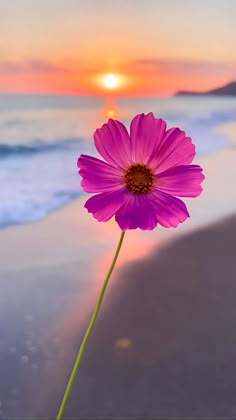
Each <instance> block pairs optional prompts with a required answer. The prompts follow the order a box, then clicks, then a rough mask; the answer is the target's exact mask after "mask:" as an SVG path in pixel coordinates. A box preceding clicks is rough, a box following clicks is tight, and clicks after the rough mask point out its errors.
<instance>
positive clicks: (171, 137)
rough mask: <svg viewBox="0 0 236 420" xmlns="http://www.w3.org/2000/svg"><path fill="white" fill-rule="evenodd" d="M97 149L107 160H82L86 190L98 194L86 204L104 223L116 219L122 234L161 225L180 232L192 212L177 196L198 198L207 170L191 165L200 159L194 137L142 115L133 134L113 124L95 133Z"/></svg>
mask: <svg viewBox="0 0 236 420" xmlns="http://www.w3.org/2000/svg"><path fill="white" fill-rule="evenodd" d="M94 141H95V146H96V148H97V150H98V152H99V153H100V155H101V156H102V157H103V159H104V160H105V161H106V162H104V161H102V160H99V159H96V158H94V157H91V156H87V155H81V156H80V158H79V159H78V167H79V168H80V170H79V174H80V175H81V177H82V178H83V179H82V182H81V185H82V187H83V189H84V191H86V192H88V193H96V195H94V196H93V197H91V198H89V199H88V200H87V202H86V203H85V207H86V208H87V210H88V212H89V213H92V214H93V216H94V217H95V218H96V219H97V220H98V221H99V222H106V221H107V220H109V219H111V218H112V217H113V216H115V220H116V221H117V223H118V225H119V226H120V228H121V230H122V231H124V230H127V229H136V228H140V229H143V230H152V229H154V228H155V227H156V226H157V224H158V223H159V224H160V225H162V226H164V227H167V228H168V227H177V226H178V224H179V223H182V222H184V221H185V220H186V219H187V217H189V213H188V210H187V207H186V205H185V204H184V203H183V201H182V200H180V199H179V198H177V197H197V196H198V195H199V194H201V191H202V187H201V186H200V184H201V182H202V181H203V180H204V178H205V177H204V175H203V174H202V169H201V167H200V166H198V165H190V164H191V162H192V161H193V158H194V156H195V146H194V145H193V144H192V141H191V138H190V137H186V135H185V132H184V131H181V130H180V129H179V128H170V129H169V130H167V129H166V123H165V121H163V120H162V119H156V118H155V117H154V115H153V113H149V114H147V115H144V114H140V115H137V116H136V117H135V118H134V119H133V120H132V122H131V126H130V135H129V133H128V131H127V130H126V128H125V126H124V125H123V124H122V123H121V122H119V121H115V120H112V119H110V120H109V121H108V123H107V124H104V125H103V126H102V128H100V129H97V130H96V131H95V133H94Z"/></svg>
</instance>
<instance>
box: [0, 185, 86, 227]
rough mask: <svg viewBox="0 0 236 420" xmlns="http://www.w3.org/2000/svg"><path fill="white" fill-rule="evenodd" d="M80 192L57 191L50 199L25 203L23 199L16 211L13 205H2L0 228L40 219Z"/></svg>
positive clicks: (77, 195) (0, 209)
mask: <svg viewBox="0 0 236 420" xmlns="http://www.w3.org/2000/svg"><path fill="white" fill-rule="evenodd" d="M82 193H83V192H82V191H80V190H78V191H59V192H57V193H55V194H54V195H52V196H51V197H50V200H48V201H44V202H42V203H38V202H35V200H33V199H32V200H31V201H30V202H27V203H26V202H24V201H23V202H22V203H21V205H18V208H17V211H16V208H15V207H8V208H7V207H2V208H0V229H4V228H7V227H9V226H16V225H22V224H28V223H32V222H37V221H39V220H42V219H44V218H45V217H46V216H48V215H49V214H50V213H53V212H54V211H56V210H59V209H60V208H62V207H64V206H65V205H66V204H68V203H70V202H71V201H73V200H75V199H77V198H78V197H79V196H81V194H82ZM32 198H33V197H32Z"/></svg>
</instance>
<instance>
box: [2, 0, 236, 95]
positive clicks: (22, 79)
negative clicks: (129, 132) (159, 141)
mask: <svg viewBox="0 0 236 420" xmlns="http://www.w3.org/2000/svg"><path fill="white" fill-rule="evenodd" d="M13 6H14V7H13ZM235 15H236V2H235V1H234V0H217V1H215V0H199V1H198V2H195V0H188V1H187V0H146V1H145V2H143V1H142V0H130V1H129V2H127V1H125V0H119V1H116V2H111V1H109V0H98V1H94V0H87V1H86V4H85V2H83V1H80V0H48V1H46V0H34V1H33V2H32V1H31V0H14V2H8V1H5V2H1V4H0V25H1V38H0V91H2V92H32V93H56V94H60V93H63V94H82V95H103V94H105V89H104V86H102V85H101V84H99V75H102V74H105V73H117V74H120V75H122V76H123V82H122V84H120V86H119V87H117V91H116V95H118V96H149V95H151V96H156V95H170V94H173V93H174V92H175V91H177V90H182V89H187V90H208V89H211V88H214V87H217V86H219V85H223V84H224V83H227V82H228V81H231V80H234V79H236V49H235V45H236V31H235V30H234V26H235V22H234V16H235Z"/></svg>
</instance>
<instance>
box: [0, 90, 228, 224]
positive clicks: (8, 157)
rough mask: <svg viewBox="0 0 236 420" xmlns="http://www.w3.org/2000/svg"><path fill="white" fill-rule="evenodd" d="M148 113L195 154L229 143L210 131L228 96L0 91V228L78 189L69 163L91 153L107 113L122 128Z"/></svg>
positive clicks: (32, 217) (34, 217)
mask: <svg viewBox="0 0 236 420" xmlns="http://www.w3.org/2000/svg"><path fill="white" fill-rule="evenodd" d="M150 111H152V112H153V113H154V114H155V116H156V117H162V118H164V119H165V120H166V121H167V123H168V126H169V127H171V126H179V127H180V128H181V129H183V130H185V132H186V133H187V135H188V136H191V137H192V138H193V140H194V143H195V144H196V147H197V155H198V156H202V155H206V154H211V153H214V152H215V151H216V150H218V149H220V148H222V147H224V146H225V145H226V144H227V143H229V142H230V138H229V137H228V135H227V134H226V133H222V132H220V130H218V129H219V127H220V126H221V125H222V124H225V123H228V122H231V121H235V115H236V98H224V97H219V98H217V97H200V96H199V97H198V96H193V97H190V96H188V97H187V96H182V97H181V96H179V97H171V98H135V99H134V98H119V99H118V98H117V99H116V100H115V99H114V98H110V99H109V100H107V99H105V98H95V97H75V96H46V95H10V94H8V95H7V94H6V95H5V94H4V95H3V94H2V95H0V162H1V164H0V186H1V188H0V228H7V227H10V226H12V225H20V224H27V223H32V222H35V221H38V220H41V219H43V218H45V217H47V215H48V214H50V213H52V212H54V211H56V210H58V209H60V208H61V207H63V206H65V205H66V204H68V203H70V202H71V201H72V200H75V199H76V198H78V197H79V196H80V195H82V194H83V191H82V189H81V186H80V178H79V176H78V174H77V166H76V162H77V158H78V156H79V155H80V154H81V153H86V154H92V155H95V156H98V154H97V152H96V150H95V147H94V143H93V132H94V130H95V129H96V128H97V127H99V126H101V125H102V124H103V123H104V122H105V121H106V120H107V118H108V116H109V115H110V116H113V115H114V117H115V118H118V119H120V120H121V121H122V122H123V123H124V124H125V125H126V126H127V128H128V127H129V124H130V121H131V119H132V118H133V116H134V115H135V114H137V113H141V112H144V113H148V112H150Z"/></svg>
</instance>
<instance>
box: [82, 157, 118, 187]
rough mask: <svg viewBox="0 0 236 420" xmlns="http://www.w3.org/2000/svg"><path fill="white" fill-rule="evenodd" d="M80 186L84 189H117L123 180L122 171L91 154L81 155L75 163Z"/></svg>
mask: <svg viewBox="0 0 236 420" xmlns="http://www.w3.org/2000/svg"><path fill="white" fill-rule="evenodd" d="M77 166H78V168H80V170H79V174H80V176H81V177H82V178H83V179H82V181H81V186H82V188H83V189H84V191H86V192H89V193H93V192H103V191H112V190H115V189H117V188H118V189H119V188H120V186H121V185H122V184H123V183H124V182H123V173H122V171H121V170H120V169H118V168H114V167H112V166H111V165H109V164H108V163H106V162H103V161H102V160H99V159H96V158H94V157H92V156H87V155H81V156H80V157H79V159H78V163H77Z"/></svg>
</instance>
